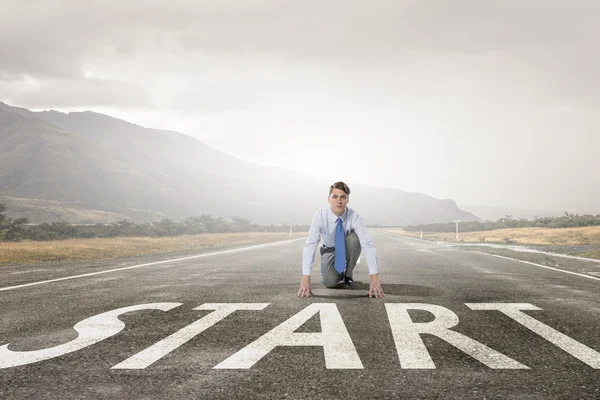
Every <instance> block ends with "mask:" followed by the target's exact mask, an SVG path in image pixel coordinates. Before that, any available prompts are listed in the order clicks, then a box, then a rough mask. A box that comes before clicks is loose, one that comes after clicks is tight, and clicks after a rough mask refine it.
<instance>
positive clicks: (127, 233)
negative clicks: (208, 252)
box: [0, 203, 309, 242]
mask: <svg viewBox="0 0 600 400" xmlns="http://www.w3.org/2000/svg"><path fill="white" fill-rule="evenodd" d="M4 211H6V206H5V205H4V204H1V203H0V241H5V242H19V241H23V240H33V241H48V240H62V239H73V238H82V239H84V238H85V239H89V238H115V237H152V238H162V237H176V236H182V235H199V234H204V233H236V232H263V233H265V232H267V233H268V232H273V233H278V232H289V231H290V228H291V229H292V231H306V232H308V228H309V226H304V225H293V226H290V225H286V224H283V225H260V224H257V223H254V222H252V221H251V220H249V219H247V218H241V217H238V216H232V217H229V218H227V219H226V218H223V217H214V216H212V215H201V216H198V217H190V218H187V219H185V220H183V221H174V220H172V219H163V220H161V221H157V222H150V223H135V222H131V221H126V220H121V221H117V222H113V223H110V224H93V225H74V224H69V223H67V222H64V221H57V222H52V223H43V224H39V225H33V224H28V221H27V218H18V219H14V218H10V217H8V216H6V215H4Z"/></svg>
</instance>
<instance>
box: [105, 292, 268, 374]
mask: <svg viewBox="0 0 600 400" xmlns="http://www.w3.org/2000/svg"><path fill="white" fill-rule="evenodd" d="M268 305H269V303H212V304H211V303H207V304H202V305H201V306H200V307H196V308H194V310H215V311H214V312H211V313H210V314H208V315H205V316H204V317H202V318H200V319H199V320H198V321H196V322H193V323H191V324H190V325H188V326H186V327H184V328H182V329H180V330H178V331H177V332H175V333H173V334H172V335H170V336H168V337H166V338H164V339H163V340H161V341H159V342H156V343H154V344H153V345H152V346H150V347H148V348H146V349H144V350H142V351H140V352H139V353H137V354H135V355H133V356H131V357H129V358H128V359H127V360H125V361H123V362H121V363H119V364H117V365H115V366H114V367H112V369H144V368H146V367H147V366H149V365H151V364H153V363H155V362H156V361H158V360H160V359H161V358H163V357H164V356H166V355H167V354H169V353H170V352H172V351H173V350H175V349H176V348H178V347H179V346H181V345H182V344H184V343H186V342H187V341H189V340H191V339H193V338H194V337H195V336H197V335H199V334H200V333H201V332H203V331H205V330H207V329H208V328H210V327H211V326H213V325H214V324H216V323H217V322H219V321H221V320H222V319H223V318H225V317H227V316H228V315H229V314H231V313H233V312H234V311H237V310H263V309H264V308H265V307H267V306H268Z"/></svg>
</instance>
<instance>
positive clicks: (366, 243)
mask: <svg viewBox="0 0 600 400" xmlns="http://www.w3.org/2000/svg"><path fill="white" fill-rule="evenodd" d="M352 227H353V229H354V232H356V236H358V240H359V241H360V246H361V247H362V250H363V254H364V255H365V260H366V261H367V265H368V266H369V281H370V282H369V297H372V296H374V297H383V296H384V294H383V289H382V288H381V283H380V282H379V275H378V274H377V273H378V270H379V266H378V265H377V254H376V251H375V245H374V244H373V241H372V240H371V238H370V237H369V235H367V226H366V225H365V223H364V222H363V220H362V218H361V216H360V215H358V213H357V214H356V219H355V221H354V222H353V224H352Z"/></svg>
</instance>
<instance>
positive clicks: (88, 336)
mask: <svg viewBox="0 0 600 400" xmlns="http://www.w3.org/2000/svg"><path fill="white" fill-rule="evenodd" d="M180 305H181V303H150V304H140V305H137V306H130V307H123V308H118V309H116V310H112V311H107V312H105V313H102V314H98V315H94V316H93V317H89V318H86V319H84V320H83V321H80V322H78V323H77V324H76V325H75V326H74V327H73V328H74V329H75V330H76V331H77V332H78V333H79V336H77V337H76V338H75V339H73V340H71V341H70V342H67V343H64V344H61V345H58V346H54V347H49V348H47V349H40V350H32V351H12V350H9V349H8V345H9V343H7V344H5V345H4V346H2V347H0V368H10V367H16V366H19V365H25V364H31V363H34V362H38V361H42V360H48V359H50V358H54V357H58V356H62V355H65V354H68V353H72V352H74V351H77V350H81V349H83V348H84V347H87V346H90V345H92V344H94V343H98V342H100V341H102V340H104V339H107V338H109V337H111V336H114V335H116V334H117V333H119V332H121V331H122V330H123V328H125V324H124V323H123V322H121V321H120V320H119V318H118V316H119V315H121V314H124V313H128V312H131V311H138V310H162V311H169V310H171V309H173V308H175V307H179V306H180Z"/></svg>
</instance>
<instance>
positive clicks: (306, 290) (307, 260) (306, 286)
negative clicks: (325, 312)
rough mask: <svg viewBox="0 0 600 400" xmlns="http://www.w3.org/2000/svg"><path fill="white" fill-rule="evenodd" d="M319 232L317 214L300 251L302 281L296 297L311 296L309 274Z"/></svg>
mask: <svg viewBox="0 0 600 400" xmlns="http://www.w3.org/2000/svg"><path fill="white" fill-rule="evenodd" d="M321 230H322V227H321V218H320V216H319V213H318V212H317V213H315V215H314V216H313V219H312V222H311V224H310V229H309V230H308V238H307V239H306V244H305V245H304V250H303V251H302V281H301V282H300V290H298V293H297V296H300V297H309V296H310V295H311V294H312V292H311V290H310V274H311V272H312V266H313V264H314V263H315V252H316V251H317V245H318V244H319V242H320V241H321Z"/></svg>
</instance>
